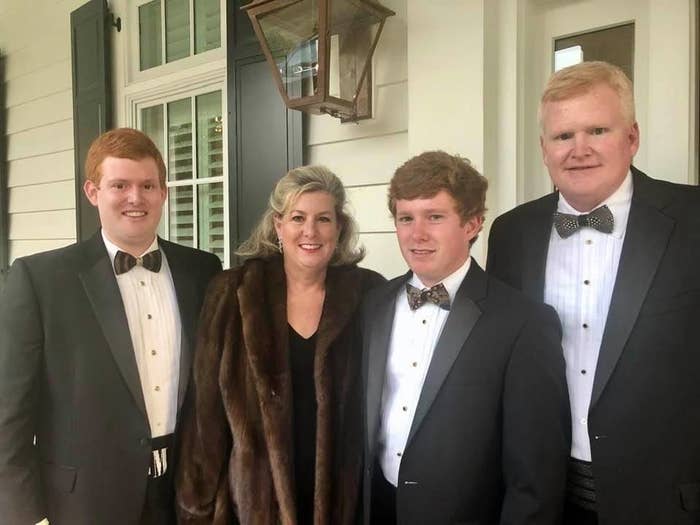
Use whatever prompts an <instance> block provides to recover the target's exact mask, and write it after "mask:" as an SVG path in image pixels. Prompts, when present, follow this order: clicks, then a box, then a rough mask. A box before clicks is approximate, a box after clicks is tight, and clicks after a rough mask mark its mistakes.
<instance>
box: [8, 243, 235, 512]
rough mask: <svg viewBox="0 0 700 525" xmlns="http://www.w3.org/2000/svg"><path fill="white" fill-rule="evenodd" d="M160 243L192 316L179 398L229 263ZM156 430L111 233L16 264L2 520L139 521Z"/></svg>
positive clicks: (183, 308)
mask: <svg viewBox="0 0 700 525" xmlns="http://www.w3.org/2000/svg"><path fill="white" fill-rule="evenodd" d="M159 244H160V247H161V249H162V250H163V252H164V253H165V255H166V257H167V259H168V264H169V266H170V270H171V273H172V277H173V281H174V284H175V292H176V295H177V301H178V306H179V308H180V317H181V320H182V332H183V333H182V348H181V363H180V378H179V396H178V397H179V401H180V402H181V401H182V398H183V397H184V392H185V389H186V388H187V382H188V376H189V369H190V363H191V361H192V350H193V348H194V347H193V344H194V339H193V336H194V333H195V323H196V318H197V316H198V313H199V309H200V306H201V304H202V300H203V296H204V292H205V288H206V286H207V284H208V282H209V279H210V278H211V277H212V276H213V275H214V274H215V273H217V272H218V271H219V270H220V269H221V264H220V262H219V260H218V259H217V258H216V257H215V256H214V255H212V254H208V253H205V252H201V251H198V250H193V249H191V248H186V247H183V246H180V245H177V244H173V243H170V242H167V241H164V240H160V239H159ZM35 436H36V439H35V443H33V441H34V437H35ZM149 437H150V429H149V424H148V418H147V415H146V407H145V403H144V398H143V394H142V391H141V383H140V379H139V373H138V368H137V365H136V358H135V356H134V350H133V347H132V343H131V336H130V334H129V328H128V324H127V319H126V313H125V311H124V306H123V303H122V300H121V295H120V293H119V287H118V285H117V281H116V279H115V277H114V273H113V271H112V267H111V264H110V259H109V255H108V254H107V250H106V248H105V246H104V243H103V241H102V236H101V234H100V233H99V232H98V233H97V234H96V235H95V236H94V237H93V238H92V239H90V240H89V241H86V242H84V243H79V244H74V245H72V246H68V247H66V248H62V249H59V250H54V251H51V252H46V253H41V254H37V255H32V256H29V257H26V258H20V259H17V260H16V261H15V262H14V264H13V265H12V269H11V270H10V274H9V278H8V280H7V283H6V285H5V289H4V290H3V294H2V297H1V298H0V522H2V523H3V524H8V525H30V524H34V523H36V522H37V521H39V520H40V519H41V518H43V517H48V518H49V520H50V522H51V525H64V524H65V525H77V524H96V523H99V524H100V525H111V524H114V525H124V524H132V523H133V524H135V523H138V520H139V517H140V514H141V511H142V508H143V503H144V496H145V490H146V481H147V472H148V466H149V463H150V456H151V450H150V442H149Z"/></svg>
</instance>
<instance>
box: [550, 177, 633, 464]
mask: <svg viewBox="0 0 700 525" xmlns="http://www.w3.org/2000/svg"><path fill="white" fill-rule="evenodd" d="M631 201H632V174H631V173H628V174H627V177H626V178H625V180H624V181H623V183H622V184H621V185H620V187H619V188H618V189H617V190H616V191H615V193H613V194H612V195H611V196H610V197H609V198H608V199H607V200H605V201H604V202H602V203H601V204H600V206H602V205H603V204H607V206H608V208H610V211H611V212H612V214H613V216H614V227H613V231H612V233H611V234H606V233H602V232H599V231H598V230H595V229H593V228H581V229H580V230H578V231H577V232H576V233H574V234H573V235H571V236H570V237H567V238H566V239H562V238H561V237H560V236H559V234H557V232H556V230H555V229H554V227H552V232H551V234H550V237H549V251H548V252H547V266H546V272H545V287H544V300H545V302H546V303H547V304H549V305H551V306H552V307H554V309H555V310H556V311H557V313H558V314H559V319H560V320H561V324H562V328H563V337H562V347H563V349H564V357H565V359H566V380H567V383H568V385H569V402H570V403H571V419H572V427H571V430H572V443H571V456H572V457H574V458H577V459H581V460H584V461H591V444H590V440H589V437H588V409H589V406H590V403H591V394H592V392H593V379H594V378H595V370H596V364H597V363H598V353H599V352H600V343H601V341H602V339H603V331H604V330H605V323H606V320H607V318H608V309H609V308H610V300H611V298H612V293H613V288H614V286H615V278H616V276H617V267H618V264H619V262H620V253H621V252H622V243H623V242H624V240H625V232H626V230H627V218H628V217H629V212H630V204H631ZM596 208H597V206H596ZM557 210H558V211H559V212H562V213H571V214H575V215H579V214H580V213H581V212H579V211H576V210H575V209H574V208H573V207H572V206H571V205H570V204H569V203H568V202H566V199H565V198H564V197H563V196H562V195H561V194H559V203H558V205H557Z"/></svg>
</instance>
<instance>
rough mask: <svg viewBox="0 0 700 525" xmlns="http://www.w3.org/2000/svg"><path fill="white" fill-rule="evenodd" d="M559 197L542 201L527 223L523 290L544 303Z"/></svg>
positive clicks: (549, 197)
mask: <svg viewBox="0 0 700 525" xmlns="http://www.w3.org/2000/svg"><path fill="white" fill-rule="evenodd" d="M557 195H558V194H556V193H553V194H551V195H548V196H547V197H546V198H545V199H544V200H542V201H541V206H539V208H538V209H536V210H535V211H534V212H533V216H532V219H531V220H530V221H526V222H525V224H527V228H528V231H527V232H524V235H523V236H522V237H523V238H522V240H521V242H522V243H523V254H524V257H523V260H522V261H517V260H516V261H514V262H513V264H522V265H523V273H522V279H523V280H522V289H523V292H525V293H526V294H527V295H528V296H529V297H531V298H532V299H534V300H535V301H538V302H542V301H544V279H545V267H546V265H547V252H548V251H549V237H550V235H551V232H552V214H553V213H554V212H555V211H556V207H557V198H558V197H557Z"/></svg>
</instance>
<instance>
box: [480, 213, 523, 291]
mask: <svg viewBox="0 0 700 525" xmlns="http://www.w3.org/2000/svg"><path fill="white" fill-rule="evenodd" d="M508 223H509V217H508V216H507V215H501V216H500V217H498V218H497V219H496V220H495V221H494V222H493V225H492V226H491V230H490V231H489V242H488V251H487V256H486V272H487V273H488V274H489V275H491V276H493V277H496V278H498V279H500V280H502V281H504V282H506V283H508V284H510V285H511V286H515V287H516V288H520V287H519V286H518V283H517V281H516V280H515V278H514V277H515V276H513V275H509V266H511V265H512V261H513V259H514V258H515V259H516V260H517V257H518V254H517V252H516V250H515V247H514V246H512V243H511V241H512V240H513V235H512V234H511V235H508V232H509V230H512V228H511V227H510V226H509V224H508Z"/></svg>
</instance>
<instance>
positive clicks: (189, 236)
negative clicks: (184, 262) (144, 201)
mask: <svg viewBox="0 0 700 525" xmlns="http://www.w3.org/2000/svg"><path fill="white" fill-rule="evenodd" d="M139 120H140V128H141V129H142V130H143V131H144V132H145V133H146V134H147V135H148V136H150V137H151V138H152V139H153V141H154V142H155V143H156V145H157V146H158V148H159V149H160V150H161V152H163V159H164V160H165V163H166V166H167V168H168V179H167V186H168V200H167V201H166V205H165V208H164V217H163V220H162V221H161V225H160V228H161V230H160V233H161V234H162V235H163V236H164V237H165V238H167V239H170V240H171V241H173V242H177V243H179V244H183V245H185V246H191V247H194V248H199V249H202V250H206V251H209V252H212V253H214V254H216V255H217V256H218V257H219V258H220V259H221V261H222V263H225V262H226V260H227V259H228V257H227V255H228V254H227V251H228V249H227V248H228V247H227V244H228V243H227V238H228V235H227V230H228V228H227V222H228V221H227V205H226V204H227V198H226V180H225V177H224V173H225V171H226V170H225V154H224V144H225V141H224V127H223V110H222V96H221V90H217V91H211V92H206V93H200V94H193V95H190V96H187V97H182V98H177V99H173V100H169V101H166V102H162V103H157V104H153V105H143V107H140V108H139Z"/></svg>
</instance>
